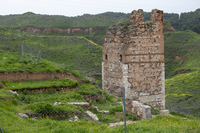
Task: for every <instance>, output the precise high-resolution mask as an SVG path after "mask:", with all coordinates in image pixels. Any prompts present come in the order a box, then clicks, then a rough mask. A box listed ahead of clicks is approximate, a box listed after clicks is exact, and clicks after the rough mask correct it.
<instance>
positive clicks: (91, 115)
mask: <svg viewBox="0 0 200 133" xmlns="http://www.w3.org/2000/svg"><path fill="white" fill-rule="evenodd" d="M86 113H87V114H88V116H89V117H91V118H92V119H93V120H94V121H99V118H98V117H97V116H96V114H93V113H92V112H91V111H89V110H87V111H86Z"/></svg>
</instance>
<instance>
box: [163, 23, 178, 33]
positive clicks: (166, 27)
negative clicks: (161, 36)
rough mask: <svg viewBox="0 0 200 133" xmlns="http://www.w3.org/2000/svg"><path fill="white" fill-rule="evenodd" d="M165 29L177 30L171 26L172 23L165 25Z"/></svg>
mask: <svg viewBox="0 0 200 133" xmlns="http://www.w3.org/2000/svg"><path fill="white" fill-rule="evenodd" d="M164 29H168V30H172V31H176V30H175V29H174V28H173V27H172V26H171V24H170V25H164Z"/></svg>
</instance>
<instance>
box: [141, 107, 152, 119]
mask: <svg viewBox="0 0 200 133" xmlns="http://www.w3.org/2000/svg"><path fill="white" fill-rule="evenodd" d="M142 118H143V119H151V107H150V106H148V105H142Z"/></svg>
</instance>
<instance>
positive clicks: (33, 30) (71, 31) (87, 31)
mask: <svg viewBox="0 0 200 133" xmlns="http://www.w3.org/2000/svg"><path fill="white" fill-rule="evenodd" d="M15 30H16V31H24V32H30V33H39V32H42V34H48V33H51V32H57V33H66V34H76V33H82V34H90V35H91V34H92V33H93V32H94V29H93V28H92V27H84V28H65V29H61V28H56V27H50V28H35V27H30V26H28V27H26V28H25V29H24V30H21V29H15Z"/></svg>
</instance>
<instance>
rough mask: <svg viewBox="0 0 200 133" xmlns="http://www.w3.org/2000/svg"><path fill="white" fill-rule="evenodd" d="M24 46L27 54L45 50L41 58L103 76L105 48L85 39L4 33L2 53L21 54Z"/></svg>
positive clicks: (0, 39)
mask: <svg viewBox="0 0 200 133" xmlns="http://www.w3.org/2000/svg"><path fill="white" fill-rule="evenodd" d="M22 44H24V45H23V46H24V47H23V51H24V53H29V54H30V53H34V52H35V51H39V50H41V53H40V54H41V55H40V57H42V58H44V59H46V60H50V61H54V62H57V63H60V64H61V63H63V64H65V65H67V66H69V67H72V69H75V70H79V71H80V72H81V73H82V74H94V73H95V74H97V73H101V61H102V56H101V53H102V47H101V46H99V45H98V44H95V43H93V42H92V41H90V40H88V39H86V38H84V37H78V36H76V37H75V36H73V37H72V36H40V35H31V34H28V33H25V32H18V31H12V30H5V29H1V31H0V49H4V50H9V51H15V52H21V51H22ZM38 54H39V52H38V53H35V55H36V56H37V55H38Z"/></svg>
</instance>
